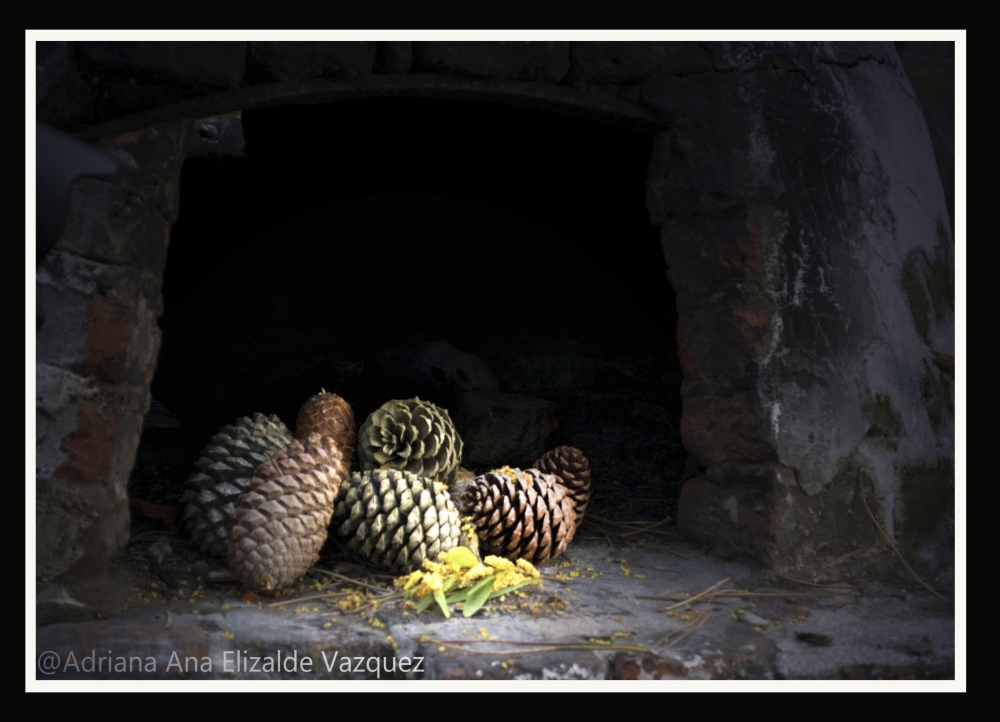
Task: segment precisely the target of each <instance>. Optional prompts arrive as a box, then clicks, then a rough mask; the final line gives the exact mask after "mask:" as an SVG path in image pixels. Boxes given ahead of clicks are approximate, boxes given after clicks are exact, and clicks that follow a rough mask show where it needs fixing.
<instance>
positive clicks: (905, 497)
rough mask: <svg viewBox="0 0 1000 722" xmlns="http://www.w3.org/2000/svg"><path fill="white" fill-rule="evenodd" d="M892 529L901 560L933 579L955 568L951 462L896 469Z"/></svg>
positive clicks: (953, 473)
mask: <svg viewBox="0 0 1000 722" xmlns="http://www.w3.org/2000/svg"><path fill="white" fill-rule="evenodd" d="M896 473H897V477H898V479H899V482H898V490H897V493H896V499H895V504H894V506H893V512H892V515H893V526H894V528H895V534H894V536H895V538H896V539H897V540H898V542H897V543H898V544H899V547H900V550H901V551H902V553H903V556H904V557H905V558H906V559H908V560H909V563H910V565H911V566H912V567H914V568H915V569H917V570H918V571H919V573H921V574H925V575H928V576H936V575H937V574H939V573H940V572H941V570H943V569H946V568H948V567H949V566H952V567H953V566H954V564H955V469H954V464H953V462H952V461H951V460H950V459H938V460H937V461H936V462H934V463H924V464H906V465H900V466H899V467H898V468H897V469H896Z"/></svg>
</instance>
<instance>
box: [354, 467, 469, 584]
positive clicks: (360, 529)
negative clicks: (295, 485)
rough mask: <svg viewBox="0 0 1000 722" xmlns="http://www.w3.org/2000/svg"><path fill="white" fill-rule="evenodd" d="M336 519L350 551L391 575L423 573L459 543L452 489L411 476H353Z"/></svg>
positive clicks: (390, 472)
mask: <svg viewBox="0 0 1000 722" xmlns="http://www.w3.org/2000/svg"><path fill="white" fill-rule="evenodd" d="M335 518H336V520H337V524H335V527H336V532H337V534H338V535H339V536H340V537H343V538H346V539H347V548H348V549H350V550H352V551H354V552H356V553H357V554H358V555H359V556H360V557H362V558H364V559H365V560H367V561H370V562H372V563H374V564H378V565H379V566H381V567H384V568H386V569H389V570H390V571H392V572H408V571H414V570H416V569H420V566H421V564H422V563H423V561H424V559H430V560H431V561H437V558H438V554H440V553H441V552H445V551H448V550H449V549H451V548H453V547H456V546H458V545H459V544H460V543H461V533H462V529H461V520H460V519H459V516H458V510H457V509H455V505H454V504H452V502H451V498H450V497H449V496H448V488H447V487H446V486H445V485H444V484H442V483H440V482H437V481H432V480H430V479H427V478H424V477H420V476H416V475H415V474H411V473H410V472H408V471H397V470H395V469H373V470H369V471H364V472H357V471H356V472H354V473H353V474H351V475H350V476H348V477H347V478H346V479H344V483H343V484H342V485H341V489H340V494H339V496H338V497H337V510H336V513H335ZM341 520H342V521H341Z"/></svg>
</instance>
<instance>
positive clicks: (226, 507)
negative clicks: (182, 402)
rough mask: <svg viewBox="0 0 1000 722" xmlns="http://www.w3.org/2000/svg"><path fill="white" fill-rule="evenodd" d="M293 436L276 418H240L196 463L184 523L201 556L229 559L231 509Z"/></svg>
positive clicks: (224, 431)
mask: <svg viewBox="0 0 1000 722" xmlns="http://www.w3.org/2000/svg"><path fill="white" fill-rule="evenodd" d="M291 440H292V432H291V431H289V430H288V427H287V426H285V425H284V424H283V423H282V421H281V419H279V418H278V417H277V416H274V415H271V416H265V415H264V414H260V413H257V414H254V415H253V418H251V417H249V416H242V417H240V418H239V419H237V420H236V422H235V423H233V424H229V425H228V426H223V427H222V429H220V430H219V433H217V434H216V435H215V436H213V437H212V440H211V441H210V442H209V443H208V446H206V447H205V448H204V450H203V451H202V452H201V457H200V458H199V459H198V461H197V462H195V466H197V468H198V470H197V471H195V472H194V473H193V474H192V475H191V476H190V477H189V478H188V480H187V483H186V484H185V485H186V486H187V490H186V491H185V492H184V496H183V497H181V501H183V502H184V504H185V506H184V521H185V522H186V524H187V527H188V529H190V531H191V537H192V538H193V539H194V540H195V541H196V542H198V546H200V547H201V550H202V551H203V552H204V553H206V554H208V555H210V556H214V557H221V558H223V559H225V558H226V547H227V545H228V544H229V532H230V530H231V529H232V526H233V514H235V513H236V508H235V507H234V506H233V504H234V503H235V501H236V499H237V498H239V495H240V494H242V493H243V489H244V488H245V487H246V485H247V482H249V481H250V477H251V476H253V472H254V469H256V468H257V466H258V464H261V463H262V462H265V461H267V456H266V454H268V453H272V454H273V453H275V452H277V451H280V450H282V449H284V448H285V447H286V446H288V444H289V442H290V441H291Z"/></svg>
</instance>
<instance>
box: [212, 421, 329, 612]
mask: <svg viewBox="0 0 1000 722" xmlns="http://www.w3.org/2000/svg"><path fill="white" fill-rule="evenodd" d="M341 463H342V462H341V459H340V451H338V449H337V446H336V444H335V443H334V441H333V439H332V438H330V437H329V436H320V435H319V434H310V435H309V438H307V439H306V440H305V441H298V440H294V441H292V442H291V443H290V444H289V445H288V448H287V449H285V450H284V451H279V452H277V453H276V454H274V455H273V456H271V458H270V459H269V460H268V463H266V464H261V465H260V466H259V467H257V471H255V472H254V475H253V477H252V478H251V479H250V482H249V483H248V484H247V486H246V489H245V490H244V491H243V493H242V494H240V497H239V499H237V500H236V513H235V514H234V516H233V529H232V532H230V535H229V547H228V560H229V566H230V568H231V569H232V570H233V572H235V574H236V576H237V578H238V579H239V580H240V581H241V582H242V583H243V585H244V586H245V587H246V588H248V589H251V590H253V591H255V592H268V591H275V590H279V589H282V588H284V587H286V586H288V585H289V584H291V583H292V582H294V581H295V580H296V579H298V578H299V577H301V576H302V575H303V574H305V573H306V571H307V570H308V569H309V567H311V566H312V565H313V564H315V563H316V560H317V559H319V550H320V548H321V547H322V546H323V542H324V541H326V528H327V525H329V523H330V517H331V516H333V508H334V501H335V499H336V498H337V492H338V491H339V490H340V481H341V480H340V477H339V476H338V475H337V472H336V469H338V468H339V467H340V465H341Z"/></svg>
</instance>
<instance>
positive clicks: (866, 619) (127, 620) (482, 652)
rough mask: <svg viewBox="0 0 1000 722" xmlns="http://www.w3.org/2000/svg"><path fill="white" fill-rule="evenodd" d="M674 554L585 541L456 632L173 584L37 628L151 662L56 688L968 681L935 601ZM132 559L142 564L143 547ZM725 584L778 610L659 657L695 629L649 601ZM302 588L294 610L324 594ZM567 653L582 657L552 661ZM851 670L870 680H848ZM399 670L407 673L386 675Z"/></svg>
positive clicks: (762, 611) (720, 625) (380, 615)
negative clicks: (263, 664)
mask: <svg viewBox="0 0 1000 722" xmlns="http://www.w3.org/2000/svg"><path fill="white" fill-rule="evenodd" d="M665 546H666V548H667V549H669V551H670V554H666V553H662V552H654V551H649V550H645V549H633V548H626V549H617V550H615V551H613V552H610V551H609V550H608V548H607V546H606V545H605V544H604V542H603V541H601V542H588V541H584V540H580V541H577V542H575V543H574V544H573V546H572V547H571V548H570V550H569V553H570V556H571V557H572V562H568V566H562V564H548V565H544V566H543V567H542V568H541V571H542V573H543V577H544V581H543V588H542V589H540V590H535V591H531V592H530V593H529V594H528V595H527V596H526V597H525V598H524V599H521V600H519V601H525V602H527V603H528V607H529V608H525V609H518V610H515V611H504V610H494V611H489V610H488V609H486V610H483V611H482V612H480V613H479V614H477V615H476V616H475V617H472V618H470V619H465V618H463V617H462V616H461V614H456V615H453V616H452V617H451V618H450V619H447V620H446V619H444V618H443V617H442V616H441V614H440V612H439V611H437V610H436V609H432V610H429V611H427V612H424V613H421V614H419V615H418V614H415V613H414V612H413V611H412V610H411V611H408V612H407V611H406V610H405V609H403V608H402V606H401V605H400V604H399V603H398V602H389V603H386V604H384V605H382V606H380V607H379V609H378V610H377V611H376V612H375V613H374V614H371V615H370V619H369V620H366V619H365V618H364V617H363V616H362V615H360V614H348V615H345V614H336V613H335V614H334V615H333V617H331V616H330V615H329V614H324V613H325V612H328V608H327V607H326V606H325V605H324V603H323V602H322V601H316V600H311V601H303V602H302V603H301V604H298V603H294V602H293V603H291V604H287V605H284V606H279V607H270V606H268V604H269V602H267V601H264V602H263V603H262V604H260V605H258V604H255V603H250V604H247V603H244V602H242V601H241V600H240V597H239V593H238V590H237V588H236V586H235V585H223V586H217V587H214V588H212V587H209V588H207V589H205V590H204V591H203V592H202V593H200V594H199V595H198V596H197V597H194V598H190V589H193V588H195V587H196V585H195V584H194V583H193V581H192V584H190V585H187V586H178V584H177V583H176V582H175V584H174V587H173V590H174V591H170V599H169V600H167V601H164V600H163V595H162V592H161V594H160V597H159V598H158V599H150V598H149V589H148V587H146V588H145V590H144V592H143V593H144V595H145V598H144V600H141V601H135V599H134V596H133V603H132V604H131V606H130V608H129V609H128V610H127V611H125V612H124V613H122V614H121V615H120V616H118V617H116V618H114V619H105V620H97V621H93V622H83V623H81V622H65V623H57V624H49V625H46V626H41V627H38V628H37V629H36V632H35V642H36V649H37V652H38V653H41V652H42V651H46V650H47V651H52V652H55V653H57V654H59V655H60V658H61V659H62V660H65V659H66V657H67V655H68V654H69V652H71V651H72V652H73V654H74V656H75V658H76V659H77V661H78V662H79V661H80V660H82V659H83V658H85V657H86V656H88V655H89V654H90V653H91V652H92V651H96V655H95V656H96V657H101V656H103V657H115V656H126V657H127V656H139V657H141V658H142V661H143V663H145V662H146V661H147V660H146V658H147V657H149V658H150V659H152V669H151V670H150V671H140V672H138V673H136V672H135V671H133V673H132V674H129V673H128V672H127V671H126V672H124V673H117V674H116V673H114V672H113V671H111V672H109V670H108V668H107V666H105V668H104V669H103V670H102V671H98V672H94V673H85V672H83V671H82V670H72V669H71V670H69V673H61V674H59V675H52V676H50V677H46V678H50V679H52V678H59V679H70V678H73V679H99V678H105V679H106V678H126V679H127V678H135V679H153V678H156V679H272V678H292V679H374V678H380V679H385V678H392V679H400V678H409V679H510V680H520V679H524V680H530V679H587V680H600V679H663V680H668V679H781V678H785V679H817V678H839V677H841V676H850V675H854V676H857V675H859V674H862V673H864V674H869V675H871V676H878V675H879V674H883V675H899V674H904V673H906V672H907V670H906V669H904V667H905V666H906V665H910V666H911V667H913V669H914V670H916V672H917V673H918V674H923V672H924V671H929V672H930V674H939V673H940V672H941V670H943V669H947V668H948V665H949V664H951V665H954V661H953V660H954V612H953V610H952V609H951V608H950V607H948V606H947V605H946V604H943V603H941V602H939V601H938V600H936V599H934V598H933V597H931V596H930V595H929V594H919V593H911V594H908V595H900V596H891V595H884V594H882V595H879V594H874V593H870V592H865V593H861V594H855V593H844V594H838V595H835V596H819V597H817V596H799V597H796V592H803V593H807V594H813V593H815V592H816V591H817V590H816V589H815V588H811V587H804V586H797V585H794V584H789V583H787V582H778V583H777V584H776V583H775V582H774V581H772V580H770V579H768V577H767V575H766V574H763V573H760V572H755V571H753V570H751V569H750V568H748V567H745V566H743V565H741V564H735V563H731V562H720V561H719V560H717V559H713V558H710V557H707V556H705V555H704V553H703V552H702V550H701V549H699V548H698V547H696V546H693V545H690V544H685V543H682V542H678V541H676V540H673V541H670V540H669V537H668V541H667V542H666V543H665ZM133 550H134V551H135V552H136V553H139V547H133ZM674 555H677V556H674ZM626 571H627V573H626ZM727 577H728V578H730V580H731V582H732V583H731V584H729V585H727V586H728V587H729V588H738V589H747V590H750V589H753V590H756V591H762V592H767V593H770V594H774V593H776V594H777V596H775V597H763V598H762V597H751V596H749V595H748V596H747V597H745V598H741V597H727V598H719V599H717V600H716V601H715V602H713V605H712V606H713V608H715V611H716V612H717V614H716V616H715V617H713V618H712V619H710V620H708V621H707V622H706V623H705V624H704V625H703V626H702V627H700V628H699V629H697V630H696V631H695V632H694V633H692V634H690V635H688V636H687V637H685V638H684V639H682V640H680V641H679V642H678V643H676V644H674V645H673V646H671V647H669V648H667V649H664V650H663V651H661V652H659V653H656V652H651V651H650V650H651V649H652V648H653V647H654V646H655V645H656V644H657V642H659V641H660V640H661V639H662V638H663V636H664V634H665V633H667V632H669V631H674V630H679V629H681V628H683V627H684V626H685V624H687V622H686V621H685V620H682V619H680V618H679V616H680V615H678V617H669V616H667V615H666V614H664V613H663V612H660V611H657V610H658V609H659V608H661V607H663V606H664V605H665V604H668V603H669V602H664V601H659V600H657V599H640V598H637V596H636V595H640V596H641V595H647V596H657V597H671V596H676V595H678V594H679V593H681V592H684V593H687V594H694V593H697V592H700V591H702V590H704V589H706V588H708V587H709V586H711V585H712V584H714V583H716V582H718V581H720V580H722V579H725V578H727ZM192 580H193V578H192ZM312 583H313V582H311V581H310V582H309V584H312ZM147 584H148V582H147ZM779 584H780V586H778V585H779ZM301 586H302V589H300V590H299V591H297V592H296V593H295V595H294V596H292V597H289V598H288V599H289V600H292V599H294V598H295V597H296V596H301V597H306V596H310V595H315V594H316V593H317V592H316V590H315V589H313V588H312V587H311V586H309V585H308V584H304V585H301ZM64 596H65V595H64V594H61V593H60V590H59V589H55V590H50V591H49V593H48V594H47V595H45V596H43V597H40V598H39V606H44V605H51V604H53V603H56V602H61V603H62V604H63V605H64V606H65V605H67V604H70V602H69V601H67V600H66V599H65V598H64ZM70 596H71V598H72V599H80V600H82V598H81V597H79V596H78V595H77V594H75V593H71V594H70ZM281 601H285V600H284V599H282V600H281ZM508 601H509V600H508ZM71 606H74V609H75V608H76V607H75V605H71ZM168 611H169V613H170V614H169V616H168ZM678 611H679V612H680V613H681V614H684V613H685V612H686V610H684V609H683V608H682V609H680V610H678ZM404 612H405V614H406V616H404ZM334 617H335V618H336V621H332V620H333V618H334ZM375 622H377V624H376V623H375ZM463 632H464V634H463ZM797 632H805V633H807V635H806V638H809V637H808V634H813V635H818V636H817V638H821V639H823V640H825V639H826V638H829V646H817V645H814V644H809V643H807V642H804V641H802V639H801V638H799V636H797V634H796V633H797ZM484 633H485V635H487V636H488V639H484V638H483V635H484ZM593 640H597V641H596V642H595V641H593ZM601 640H604V644H603V645H602V644H601V643H600V642H601ZM558 644H570V645H576V646H577V647H578V648H576V649H553V648H552V646H553V645H558ZM619 645H629V646H631V647H633V649H621V648H616V646H619ZM581 646H582V647H584V648H579V647H581ZM602 646H603V647H606V648H602ZM587 647H590V648H587ZM236 651H240V652H241V654H249V655H258V656H270V657H271V658H272V659H276V657H277V654H278V653H279V652H280V653H281V655H282V658H283V659H288V658H291V657H293V656H296V657H297V659H298V660H302V659H303V658H305V657H309V658H310V659H312V660H313V661H312V662H311V669H310V670H309V671H303V670H302V669H301V668H296V669H291V670H286V671H280V670H279V671H276V672H271V673H266V672H262V671H260V670H257V671H250V670H249V669H246V670H244V669H239V668H237V667H236V666H235V653H236ZM174 653H176V654H177V655H178V658H179V659H180V660H184V658H185V657H192V658H194V659H195V664H196V666H195V667H194V668H190V669H189V670H188V671H187V672H185V673H184V674H183V675H181V674H178V668H177V666H176V665H175V666H174V667H170V661H171V655H172V654H174ZM227 653H228V657H227ZM334 655H337V657H336V661H335V662H334V663H333V665H332V668H330V669H328V668H327V664H330V662H331V661H333V660H334ZM345 657H350V658H351V659H352V663H351V668H350V670H348V669H345V668H344V667H342V665H343V663H344V658H345ZM359 657H364V658H369V657H370V658H372V659H374V660H376V661H377V663H378V664H379V666H380V669H379V673H378V674H376V673H375V671H374V669H370V670H366V669H364V668H361V669H360V670H358V669H355V665H354V663H353V660H354V659H355V658H359ZM404 657H405V658H408V659H410V660H413V659H415V658H416V657H421V658H423V662H422V664H421V665H420V669H419V671H414V670H413V669H410V670H409V671H407V672H401V671H400V668H399V665H400V663H401V661H402V659H403V658H404ZM227 659H229V660H230V662H229V665H228V668H227V667H226V660H227ZM205 660H208V661H207V663H205ZM852 660H854V661H853V662H852ZM106 664H107V663H106V662H105V665H106ZM851 664H860V665H868V666H867V667H865V668H864V669H862V668H850V669H847V670H844V671H843V674H842V670H841V668H842V667H843V666H844V665H851ZM198 665H204V666H202V667H200V668H199V666H198ZM382 665H385V666H382ZM386 667H388V668H389V669H390V670H393V669H394V671H389V672H383V671H382V670H384V669H385V668H386ZM952 668H953V666H952ZM911 671H912V670H911ZM37 676H38V677H39V678H42V677H43V675H41V674H38V675H37Z"/></svg>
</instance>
